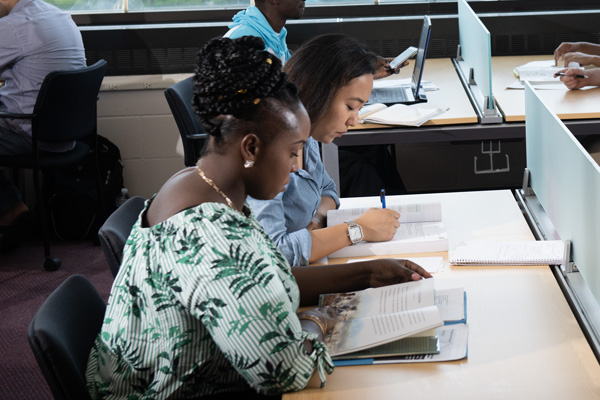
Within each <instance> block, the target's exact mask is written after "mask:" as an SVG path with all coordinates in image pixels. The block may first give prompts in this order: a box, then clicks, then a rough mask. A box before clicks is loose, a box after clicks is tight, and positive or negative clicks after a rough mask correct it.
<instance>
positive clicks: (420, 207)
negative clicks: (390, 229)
mask: <svg viewBox="0 0 600 400" xmlns="http://www.w3.org/2000/svg"><path fill="white" fill-rule="evenodd" d="M388 208H391V209H393V210H396V211H398V212H399V213H400V227H399V228H398V230H397V231H396V234H395V235H394V237H393V238H392V239H391V240H388V241H387V242H365V241H363V242H360V243H357V244H354V245H352V246H346V247H344V248H342V249H340V250H337V251H335V252H333V253H331V254H330V255H329V258H338V257H364V256H380V255H387V254H404V253H427V252H435V251H447V250H448V235H447V233H446V228H445V226H444V223H443V222H442V206H441V204H440V203H421V204H403V205H398V204H396V205H394V204H388ZM367 209H368V207H356V208H341V209H339V210H329V211H328V212H327V226H333V225H337V224H340V223H342V222H344V221H349V220H353V219H356V218H358V217H359V216H360V215H362V214H363V213H364V212H365V211H366V210H367Z"/></svg>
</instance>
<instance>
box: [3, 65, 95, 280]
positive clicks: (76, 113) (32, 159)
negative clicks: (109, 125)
mask: <svg viewBox="0 0 600 400" xmlns="http://www.w3.org/2000/svg"><path fill="white" fill-rule="evenodd" d="M105 71H106V61H104V60H100V61H98V62H96V63H95V64H94V65H91V66H89V67H86V68H82V69H78V70H71V71H54V72H51V73H49V74H48V75H47V76H46V78H45V79H44V82H43V83H42V86H41V88H40V91H39V93H38V97H37V100H36V103H35V106H34V108H33V113H31V114H14V113H2V112H0V118H16V119H31V124H32V153H31V154H30V155H24V156H0V166H5V167H10V168H13V170H14V171H15V173H14V174H13V175H14V176H15V178H16V177H17V173H16V171H17V169H19V168H26V169H32V170H33V183H34V187H35V194H36V197H37V205H38V208H39V210H40V215H41V222H42V233H43V236H44V257H45V262H44V268H45V269H46V270H48V271H54V270H56V269H58V268H59V267H60V260H59V259H58V258H53V257H51V256H50V230H49V227H48V217H47V215H46V210H47V209H48V205H47V204H45V202H44V196H43V195H42V188H41V185H40V171H41V170H46V169H53V168H60V167H66V166H71V165H75V164H77V163H78V162H80V161H81V160H83V159H84V158H85V157H86V155H88V154H89V153H90V151H93V152H94V154H96V155H97V151H96V150H97V149H96V135H97V133H96V116H97V113H96V103H97V100H98V93H99V91H100V85H101V84H102V79H104V73H105ZM83 139H87V140H88V142H91V143H93V145H92V146H91V148H90V146H89V145H88V144H86V143H84V142H83V141H82V140H83ZM38 141H44V142H69V141H76V145H75V147H74V148H73V149H72V150H69V151H66V152H61V153H47V152H40V151H39V150H38ZM97 161H98V159H97V158H96V163H95V165H96V183H97V185H96V190H97V192H98V197H99V200H100V201H99V202H98V207H99V210H98V215H104V209H103V208H104V207H103V204H104V202H103V198H102V187H101V184H100V172H99V170H98V162H97Z"/></svg>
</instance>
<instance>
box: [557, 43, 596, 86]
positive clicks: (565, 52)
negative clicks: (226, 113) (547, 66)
mask: <svg viewBox="0 0 600 400" xmlns="http://www.w3.org/2000/svg"><path fill="white" fill-rule="evenodd" d="M561 58H562V59H563V62H564V66H565V67H567V66H568V65H569V63H571V62H575V63H579V64H581V65H594V66H596V67H600V45H598V44H594V43H588V42H564V43H561V44H560V46H558V47H557V48H556V50H554V62H555V64H556V65H558V62H559V61H560V59H561ZM555 76H560V80H561V81H562V82H563V83H564V84H565V86H566V87H568V88H569V89H573V90H574V89H580V88H582V87H584V86H600V68H596V69H587V70H586V69H583V68H565V69H562V70H560V71H559V72H558V73H557V74H556V75H555Z"/></svg>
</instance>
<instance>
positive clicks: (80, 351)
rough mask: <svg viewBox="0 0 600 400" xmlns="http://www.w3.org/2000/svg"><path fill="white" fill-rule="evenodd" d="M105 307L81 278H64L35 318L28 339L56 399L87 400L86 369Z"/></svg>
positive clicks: (94, 289)
mask: <svg viewBox="0 0 600 400" xmlns="http://www.w3.org/2000/svg"><path fill="white" fill-rule="evenodd" d="M105 311H106V305H105V304H104V300H102V298H101V297H100V295H99V294H98V291H97V290H96V288H95V287H94V285H92V284H91V283H90V281H88V280H87V279H86V278H85V277H84V276H81V275H72V276H70V277H69V278H67V279H66V280H65V281H64V282H63V283H62V284H61V285H60V286H59V287H57V288H56V289H55V290H54V292H52V294H51V295H50V296H49V297H48V298H47V299H46V301H44V303H43V304H42V306H41V307H40V308H39V310H38V311H37V312H36V314H35V315H34V317H33V319H32V320H31V323H30V324H29V329H28V331H27V338H28V339H29V345H30V346H31V350H32V351H33V354H34V355H35V358H36V360H37V363H38V365H39V367H40V369H41V371H42V374H43V375H44V378H45V379H46V382H47V383H48V386H49V387H50V390H51V391H52V394H53V395H54V398H55V399H65V400H71V399H72V400H85V399H90V398H91V397H90V394H89V392H88V390H87V386H86V380H85V370H86V367H87V362H88V357H89V355H90V351H91V349H92V345H93V344H94V340H95V339H96V336H98V333H99V332H100V329H101V327H102V322H103V320H104V312H105Z"/></svg>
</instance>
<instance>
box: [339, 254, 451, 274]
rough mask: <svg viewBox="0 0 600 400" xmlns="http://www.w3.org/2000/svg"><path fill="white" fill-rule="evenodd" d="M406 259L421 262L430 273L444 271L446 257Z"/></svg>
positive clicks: (362, 259) (361, 259)
mask: <svg viewBox="0 0 600 400" xmlns="http://www.w3.org/2000/svg"><path fill="white" fill-rule="evenodd" d="M406 259H407V260H410V261H412V262H414V263H417V264H419V265H420V266H421V267H423V268H424V269H425V270H426V271H427V272H429V273H430V274H435V273H437V272H442V270H443V269H444V258H443V257H407V258H406ZM372 260H373V258H353V259H350V260H348V262H349V263H352V262H360V261H372ZM396 260H400V258H396Z"/></svg>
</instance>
